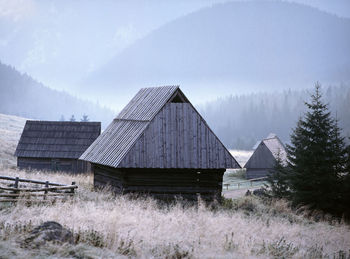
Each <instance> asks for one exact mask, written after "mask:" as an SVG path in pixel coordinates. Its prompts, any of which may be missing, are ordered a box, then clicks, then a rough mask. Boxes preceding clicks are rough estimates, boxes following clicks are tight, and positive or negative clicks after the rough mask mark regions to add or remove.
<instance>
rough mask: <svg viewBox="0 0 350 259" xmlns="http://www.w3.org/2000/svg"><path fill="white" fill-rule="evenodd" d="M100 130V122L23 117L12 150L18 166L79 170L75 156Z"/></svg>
mask: <svg viewBox="0 0 350 259" xmlns="http://www.w3.org/2000/svg"><path fill="white" fill-rule="evenodd" d="M100 133H101V123H100V122H71V121H32V120H27V122H26V124H25V126H24V129H23V132H22V135H21V138H20V140H19V142H18V146H17V149H16V152H15V156H17V166H18V167H19V168H31V169H36V170H53V171H66V172H72V173H83V172H87V171H90V170H91V165H90V164H89V163H88V162H86V161H81V160H78V159H79V157H80V156H81V155H82V154H83V152H84V151H85V150H86V149H87V148H88V147H89V146H90V145H91V143H92V142H94V140H95V139H96V138H97V137H98V136H99V135H100Z"/></svg>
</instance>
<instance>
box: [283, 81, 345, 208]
mask: <svg viewBox="0 0 350 259" xmlns="http://www.w3.org/2000/svg"><path fill="white" fill-rule="evenodd" d="M311 99H312V100H311V102H310V103H305V104H306V106H307V108H308V111H307V112H306V114H305V115H304V118H300V119H299V121H298V124H297V127H296V128H295V129H294V130H293V133H292V135H291V145H287V151H288V161H289V162H288V163H289V167H290V168H291V173H290V174H289V175H288V178H289V186H290V190H291V198H292V200H293V202H294V204H298V205H308V206H309V207H310V209H318V210H322V211H325V212H330V213H334V214H338V213H339V210H340V208H339V202H340V196H341V193H340V190H341V188H340V187H341V182H340V175H341V173H342V170H343V169H344V168H345V163H344V159H343V158H344V139H343V138H341V136H340V129H339V128H338V124H337V122H336V121H335V120H334V119H332V117H331V115H330V112H329V111H328V107H327V105H326V104H324V103H323V102H322V95H321V92H320V86H319V85H318V84H316V86H315V92H314V94H312V95H311Z"/></svg>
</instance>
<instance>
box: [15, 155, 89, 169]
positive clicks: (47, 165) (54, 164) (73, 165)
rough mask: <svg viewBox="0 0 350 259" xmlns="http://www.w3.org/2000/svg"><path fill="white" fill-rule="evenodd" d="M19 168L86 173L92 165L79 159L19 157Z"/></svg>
mask: <svg viewBox="0 0 350 259" xmlns="http://www.w3.org/2000/svg"><path fill="white" fill-rule="evenodd" d="M17 167H18V168H20V169H34V170H42V171H44V170H45V171H63V172H71V173H85V172H89V171H90V170H91V165H90V163H89V162H86V161H82V160H77V159H56V158H30V157H29V158H28V157H18V158H17Z"/></svg>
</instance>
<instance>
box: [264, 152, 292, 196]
mask: <svg viewBox="0 0 350 259" xmlns="http://www.w3.org/2000/svg"><path fill="white" fill-rule="evenodd" d="M266 181H267V183H268V185H267V186H266V187H269V188H270V190H271V194H272V196H273V197H275V198H287V197H289V185H288V168H287V167H286V165H285V164H284V163H283V161H282V160H281V157H280V155H279V154H278V155H277V159H276V163H275V166H274V168H273V170H271V171H270V172H269V174H268V175H267V179H266Z"/></svg>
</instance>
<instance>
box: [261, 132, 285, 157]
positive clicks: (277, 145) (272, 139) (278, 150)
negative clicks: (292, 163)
mask: <svg viewBox="0 0 350 259" xmlns="http://www.w3.org/2000/svg"><path fill="white" fill-rule="evenodd" d="M263 142H264V144H265V145H266V147H267V148H268V149H269V150H270V151H271V153H272V155H273V156H274V158H275V159H277V158H278V156H279V158H280V159H281V161H282V163H286V162H287V152H286V149H285V147H284V145H283V143H282V142H281V141H280V139H279V138H278V137H277V136H276V135H271V134H270V135H269V136H268V137H267V138H266V139H263Z"/></svg>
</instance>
